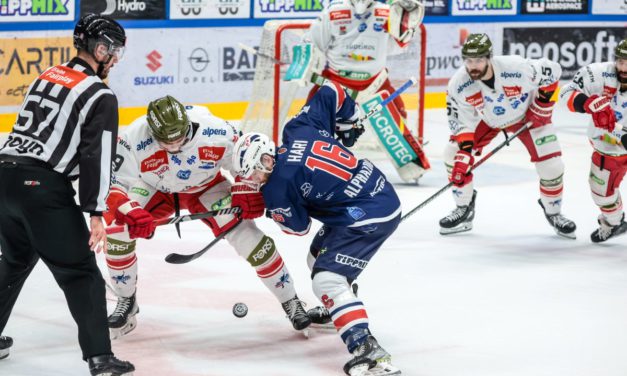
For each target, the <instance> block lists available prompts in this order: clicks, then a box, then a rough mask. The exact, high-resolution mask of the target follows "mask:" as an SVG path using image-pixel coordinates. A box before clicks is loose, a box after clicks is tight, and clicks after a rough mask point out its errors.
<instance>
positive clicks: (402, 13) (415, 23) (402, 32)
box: [388, 0, 425, 43]
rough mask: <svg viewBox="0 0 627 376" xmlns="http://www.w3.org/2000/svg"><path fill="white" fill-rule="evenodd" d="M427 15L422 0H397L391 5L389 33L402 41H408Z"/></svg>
mask: <svg viewBox="0 0 627 376" xmlns="http://www.w3.org/2000/svg"><path fill="white" fill-rule="evenodd" d="M424 15H425V7H424V4H423V3H422V0H395V1H394V2H393V3H392V5H390V17H389V19H388V33H389V34H390V35H391V36H392V37H394V39H396V40H398V41H399V42H400V43H408V42H409V41H410V40H411V38H413V36H414V34H415V33H416V30H417V29H418V27H420V23H421V22H422V19H423V18H424Z"/></svg>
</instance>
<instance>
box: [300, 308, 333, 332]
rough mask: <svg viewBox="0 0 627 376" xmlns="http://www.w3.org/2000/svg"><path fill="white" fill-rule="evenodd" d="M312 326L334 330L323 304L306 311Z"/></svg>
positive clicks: (329, 315)
mask: <svg viewBox="0 0 627 376" xmlns="http://www.w3.org/2000/svg"><path fill="white" fill-rule="evenodd" d="M307 316H309V319H310V320H311V327H312V328H319V329H331V330H335V325H333V320H332V319H331V314H330V313H329V310H328V309H326V308H324V307H323V306H317V307H314V308H312V309H310V310H308V311H307Z"/></svg>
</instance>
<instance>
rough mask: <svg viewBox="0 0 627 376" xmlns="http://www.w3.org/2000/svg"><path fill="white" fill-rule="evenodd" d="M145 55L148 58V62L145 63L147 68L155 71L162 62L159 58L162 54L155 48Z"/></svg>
mask: <svg viewBox="0 0 627 376" xmlns="http://www.w3.org/2000/svg"><path fill="white" fill-rule="evenodd" d="M146 57H147V58H148V64H146V66H147V67H148V69H150V70H151V71H153V72H156V71H157V69H159V68H161V65H162V64H161V62H160V61H159V60H161V58H162V56H161V54H160V53H159V52H158V51H157V50H152V52H151V53H149V54H148V55H146Z"/></svg>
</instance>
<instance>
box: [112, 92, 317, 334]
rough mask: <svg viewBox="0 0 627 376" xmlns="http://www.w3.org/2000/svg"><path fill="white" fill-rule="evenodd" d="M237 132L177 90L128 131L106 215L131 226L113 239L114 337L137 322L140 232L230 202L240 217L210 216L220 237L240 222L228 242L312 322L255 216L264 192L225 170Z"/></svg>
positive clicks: (295, 313) (301, 324) (299, 322)
mask: <svg viewBox="0 0 627 376" xmlns="http://www.w3.org/2000/svg"><path fill="white" fill-rule="evenodd" d="M238 137H239V131H237V130H236V129H235V128H234V127H233V126H232V125H231V124H230V123H228V122H226V121H224V120H222V119H220V118H217V117H215V116H213V115H212V114H211V113H210V112H209V110H207V109H206V108H205V107H199V106H187V107H185V106H183V105H182V104H181V103H180V102H178V101H177V100H176V99H174V98H172V97H171V96H166V97H163V98H159V99H157V100H155V101H152V102H150V104H149V105H148V114H147V116H142V117H140V118H138V119H137V120H135V121H134V122H133V123H132V124H131V125H130V126H129V127H128V128H127V129H125V130H124V131H123V132H122V133H121V135H120V137H119V138H118V148H117V153H118V154H117V156H116V159H115V161H114V167H113V170H114V175H113V182H112V187H111V192H110V194H109V197H108V198H107V205H108V207H109V209H108V212H107V213H106V214H105V218H107V221H108V223H111V222H113V220H114V219H115V221H116V222H117V223H124V224H126V225H128V231H127V232H124V233H121V234H112V235H110V236H109V237H108V252H107V256H106V257H107V266H108V267H109V273H110V275H111V280H112V285H113V288H114V290H115V292H116V294H117V296H118V303H117V306H116V309H115V311H114V312H113V313H112V314H111V315H110V316H109V328H110V329H111V332H112V337H113V338H117V337H119V336H121V335H124V334H126V333H128V332H129V331H131V330H133V329H134V328H135V325H136V318H135V314H136V313H137V312H138V310H139V308H138V305H137V300H136V298H135V295H136V286H137V274H138V273H137V255H136V252H135V246H136V241H135V238H138V237H139V238H150V237H151V236H152V234H153V232H154V230H155V226H154V222H153V221H154V220H155V219H159V218H165V217H169V216H171V215H172V214H173V213H176V214H177V215H178V213H179V210H180V209H186V210H188V211H189V212H190V213H202V212H207V211H210V210H219V209H223V208H226V207H230V206H231V205H233V206H239V207H240V208H241V209H242V213H241V214H240V215H241V218H239V217H238V216H234V215H224V216H217V217H211V218H207V219H204V220H203V222H204V223H205V224H206V225H207V226H209V227H210V228H211V231H213V233H214V234H215V235H216V236H218V235H219V234H221V233H222V232H224V231H227V230H229V229H230V228H232V227H233V226H235V225H236V224H237V223H238V222H239V221H240V220H241V221H242V223H241V224H239V225H238V227H236V228H235V229H233V231H231V232H230V233H228V235H226V240H227V241H228V242H229V243H230V244H231V245H232V246H233V248H235V250H236V251H237V253H238V254H239V255H240V256H242V257H243V258H245V259H246V260H247V261H248V262H249V263H250V265H251V266H252V267H253V268H254V269H255V271H256V272H257V275H258V276H259V278H260V279H261V281H262V282H263V283H264V285H266V287H267V288H268V289H269V290H270V291H271V292H272V293H273V294H274V296H275V297H276V298H277V299H278V300H279V302H281V303H282V305H283V309H284V310H285V311H286V313H287V314H288V318H289V319H290V321H291V322H292V325H293V326H294V328H295V329H296V330H302V329H305V328H306V327H307V326H308V325H309V324H310V323H311V321H310V319H309V317H308V316H307V314H306V312H305V311H304V309H303V307H302V305H301V302H300V300H299V299H298V297H297V296H296V292H295V290H294V281H293V279H292V276H291V275H290V274H289V272H288V270H287V267H286V266H285V264H284V263H283V259H282V258H281V255H280V254H279V252H278V251H277V249H276V247H275V244H274V241H273V240H272V239H271V238H270V237H268V236H266V235H265V234H264V233H263V232H261V230H259V229H258V228H257V226H256V225H255V222H253V221H252V220H249V219H251V218H254V216H259V215H260V214H263V211H264V204H263V197H262V196H261V194H260V193H257V194H249V193H246V189H245V188H246V185H244V184H243V183H240V182H239V180H238V179H236V183H235V184H233V185H231V183H230V182H229V181H228V180H226V179H225V177H224V176H222V174H221V172H220V169H221V168H223V169H225V170H227V171H231V169H232V168H231V154H232V150H233V145H234V143H235V141H237V139H238ZM242 188H243V189H242Z"/></svg>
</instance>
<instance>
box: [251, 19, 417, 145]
mask: <svg viewBox="0 0 627 376" xmlns="http://www.w3.org/2000/svg"><path fill="white" fill-rule="evenodd" d="M310 23H311V20H270V21H267V22H266V23H265V24H264V28H263V33H262V37H261V42H260V44H259V49H258V57H257V66H256V69H255V78H254V82H253V94H252V97H251V98H250V103H249V105H248V108H247V109H246V113H245V115H244V119H243V120H242V124H241V129H242V131H243V132H253V131H254V132H262V133H265V134H267V135H269V136H271V137H272V139H273V140H274V142H275V143H277V145H278V144H279V142H278V141H279V140H280V135H281V131H282V126H283V124H284V123H285V121H286V119H288V117H291V116H293V115H294V114H296V113H297V112H298V111H299V110H300V108H301V107H302V106H303V104H304V103H305V99H306V98H307V93H308V92H309V90H310V89H311V85H309V86H308V87H305V88H302V87H299V86H298V85H296V84H294V83H288V82H285V81H283V80H282V78H283V76H284V75H285V72H286V70H287V68H288V66H289V63H290V62H291V61H292V54H293V52H292V47H293V46H294V45H295V44H298V43H299V42H300V40H301V37H302V35H303V33H304V32H305V31H306V30H307V29H308V28H309V26H310ZM425 54H426V30H425V27H424V25H420V30H419V31H418V32H417V33H416V35H415V36H414V38H413V39H412V41H411V43H410V44H409V45H408V46H407V47H406V48H405V49H403V50H402V52H401V53H399V54H394V55H391V56H389V57H388V64H387V65H388V71H389V78H390V80H391V82H392V86H394V87H395V88H397V87H400V86H401V85H402V84H404V83H405V82H406V81H407V80H408V79H409V78H410V77H412V76H413V77H416V78H417V79H418V83H417V84H416V85H414V86H413V87H411V88H410V89H408V90H407V91H406V92H405V93H404V94H403V99H404V102H405V106H406V109H407V112H408V119H407V122H408V125H407V126H408V127H409V129H410V131H411V132H412V133H413V134H414V135H415V136H417V137H418V140H419V142H420V143H421V144H422V142H423V112H424V84H425ZM279 62H280V63H279ZM375 137H376V136H375V135H374V132H368V131H366V133H365V134H364V135H363V136H362V137H361V138H360V139H359V142H358V143H357V144H356V146H357V147H358V148H359V149H370V150H377V149H378V142H377V140H376V139H375Z"/></svg>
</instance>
